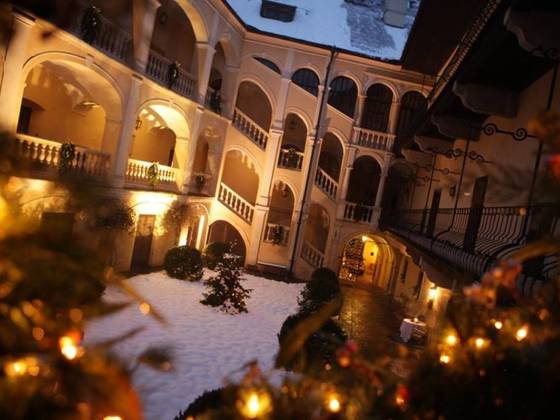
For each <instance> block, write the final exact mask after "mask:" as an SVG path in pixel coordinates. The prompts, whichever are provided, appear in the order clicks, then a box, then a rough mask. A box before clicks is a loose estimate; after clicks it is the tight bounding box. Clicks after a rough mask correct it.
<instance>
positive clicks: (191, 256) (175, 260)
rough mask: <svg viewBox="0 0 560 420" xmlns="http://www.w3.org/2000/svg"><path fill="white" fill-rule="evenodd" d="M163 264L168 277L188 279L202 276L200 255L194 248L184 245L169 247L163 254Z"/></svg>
mask: <svg viewBox="0 0 560 420" xmlns="http://www.w3.org/2000/svg"><path fill="white" fill-rule="evenodd" d="M163 265H164V268H165V271H166V272H167V274H168V275H169V276H170V277H173V278H176V279H180V280H189V281H199V280H200V279H201V278H202V257H201V256H200V251H199V250H198V249H196V248H191V247H189V246H186V245H185V246H178V247H175V248H171V249H170V250H169V251H167V253H166V254H165V259H164V260H163Z"/></svg>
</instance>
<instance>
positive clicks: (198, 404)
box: [173, 388, 225, 420]
mask: <svg viewBox="0 0 560 420" xmlns="http://www.w3.org/2000/svg"><path fill="white" fill-rule="evenodd" d="M224 401H225V399H224V388H218V389H213V390H211V391H204V393H203V394H201V395H199V396H198V397H197V398H196V399H195V400H194V401H193V402H192V403H190V404H189V406H188V407H187V408H186V409H185V410H183V411H180V412H179V414H177V415H176V416H175V418H174V419H173V420H186V419H187V418H188V417H191V418H194V417H197V416H200V415H201V414H204V413H206V412H208V411H210V410H217V409H219V408H220V407H221V405H222V404H223V403H224Z"/></svg>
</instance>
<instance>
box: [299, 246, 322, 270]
mask: <svg viewBox="0 0 560 420" xmlns="http://www.w3.org/2000/svg"><path fill="white" fill-rule="evenodd" d="M301 258H303V260H304V261H305V262H307V263H308V264H309V265H311V266H313V267H315V268H320V267H322V266H323V262H324V261H325V254H323V253H322V252H321V251H319V250H318V249H317V248H315V247H314V246H313V245H311V244H310V243H309V242H304V243H303V245H302V247H301Z"/></svg>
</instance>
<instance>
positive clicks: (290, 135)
mask: <svg viewBox="0 0 560 420" xmlns="http://www.w3.org/2000/svg"><path fill="white" fill-rule="evenodd" d="M307 133H308V127H307V124H306V122H305V120H304V119H303V118H301V117H300V115H299V114H298V113H294V112H288V113H287V114H286V118H285V119H284V134H283V136H282V147H283V148H284V149H290V148H294V149H296V150H297V151H298V152H300V153H304V152H305V144H306V142H307Z"/></svg>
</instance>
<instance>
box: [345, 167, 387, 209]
mask: <svg viewBox="0 0 560 420" xmlns="http://www.w3.org/2000/svg"><path fill="white" fill-rule="evenodd" d="M353 166H354V167H353V169H352V172H351V173H350V180H349V182H348V192H347V195H346V200H347V201H350V202H352V203H360V204H365V205H368V206H373V205H374V204H375V199H376V197H377V194H378V191H377V189H378V188H379V180H380V178H381V167H380V166H379V163H377V161H376V160H375V159H373V158H372V157H369V156H362V157H359V158H358V159H356V161H355V162H354V165H353Z"/></svg>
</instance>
